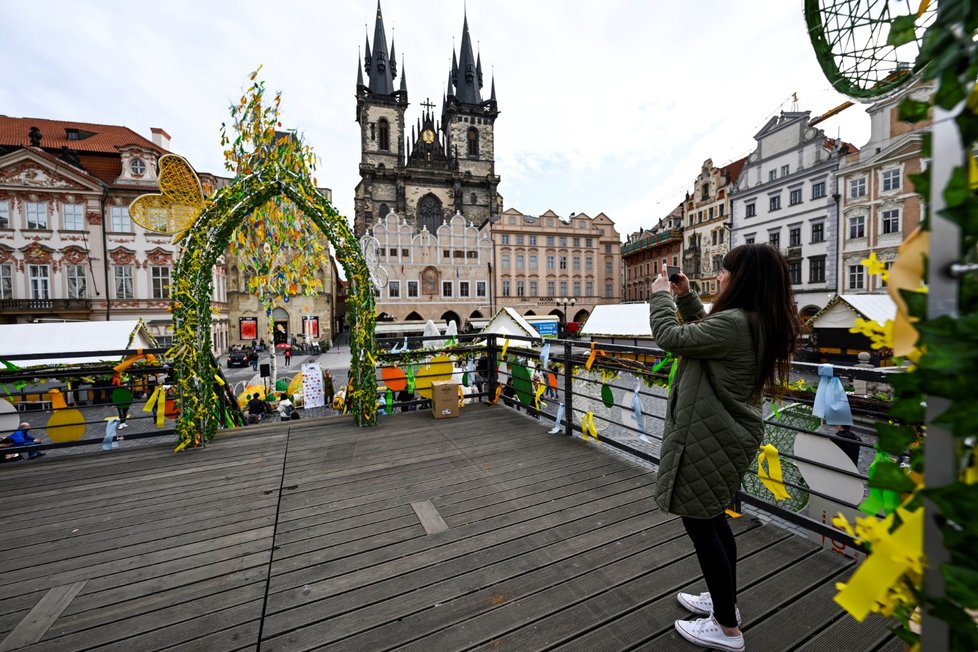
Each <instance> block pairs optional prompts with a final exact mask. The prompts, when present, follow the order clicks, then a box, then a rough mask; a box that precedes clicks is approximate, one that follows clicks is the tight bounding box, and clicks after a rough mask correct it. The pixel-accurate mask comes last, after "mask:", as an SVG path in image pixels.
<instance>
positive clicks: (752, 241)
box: [744, 235, 754, 244]
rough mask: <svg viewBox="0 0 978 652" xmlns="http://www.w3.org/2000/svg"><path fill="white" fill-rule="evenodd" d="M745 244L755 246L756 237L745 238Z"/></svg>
mask: <svg viewBox="0 0 978 652" xmlns="http://www.w3.org/2000/svg"><path fill="white" fill-rule="evenodd" d="M744 244H754V236H752V235H749V236H747V237H746V238H744Z"/></svg>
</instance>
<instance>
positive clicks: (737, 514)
mask: <svg viewBox="0 0 978 652" xmlns="http://www.w3.org/2000/svg"><path fill="white" fill-rule="evenodd" d="M723 513H724V514H726V515H727V516H729V517H730V518H740V517H741V516H743V514H741V513H740V512H735V511H734V510H732V509H730V508H727V509H725V510H723Z"/></svg>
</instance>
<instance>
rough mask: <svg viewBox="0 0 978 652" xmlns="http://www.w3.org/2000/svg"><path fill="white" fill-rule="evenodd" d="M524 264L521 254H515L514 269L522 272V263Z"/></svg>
mask: <svg viewBox="0 0 978 652" xmlns="http://www.w3.org/2000/svg"><path fill="white" fill-rule="evenodd" d="M525 262H526V256H524V255H523V254H516V269H518V270H522V269H523V268H524V263H525Z"/></svg>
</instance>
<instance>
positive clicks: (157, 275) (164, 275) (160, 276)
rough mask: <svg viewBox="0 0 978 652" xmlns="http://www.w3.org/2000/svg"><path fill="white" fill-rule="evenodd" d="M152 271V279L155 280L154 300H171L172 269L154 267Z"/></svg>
mask: <svg viewBox="0 0 978 652" xmlns="http://www.w3.org/2000/svg"><path fill="white" fill-rule="evenodd" d="M150 271H151V278H152V280H153V298H154V299H169V298H170V268H169V267H152V268H150Z"/></svg>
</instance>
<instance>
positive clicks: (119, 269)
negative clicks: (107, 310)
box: [112, 265, 134, 299]
mask: <svg viewBox="0 0 978 652" xmlns="http://www.w3.org/2000/svg"><path fill="white" fill-rule="evenodd" d="M112 273H113V276H114V278H115V298H116V299H132V298H133V296H134V294H133V288H132V265H116V266H115V267H114V268H113V270H112Z"/></svg>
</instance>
